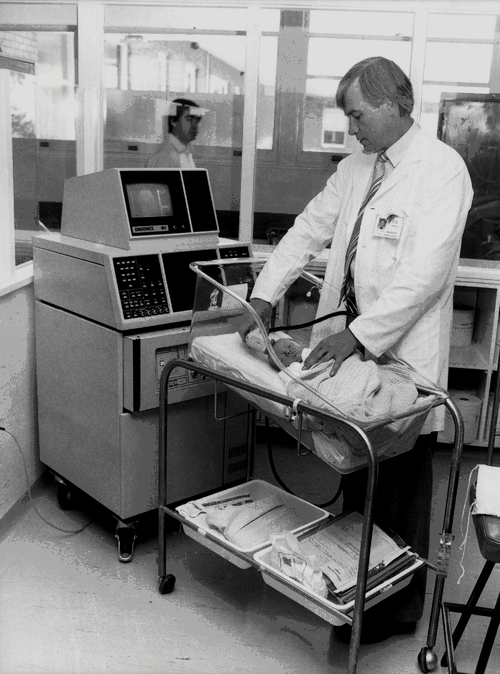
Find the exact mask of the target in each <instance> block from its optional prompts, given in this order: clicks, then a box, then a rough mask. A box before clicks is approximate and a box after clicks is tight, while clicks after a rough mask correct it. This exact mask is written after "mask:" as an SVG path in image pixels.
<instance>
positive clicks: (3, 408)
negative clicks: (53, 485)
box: [0, 284, 43, 518]
mask: <svg viewBox="0 0 500 674" xmlns="http://www.w3.org/2000/svg"><path fill="white" fill-rule="evenodd" d="M33 314H34V306H33V285H32V284H30V285H28V286H24V287H23V288H20V289H19V290H17V291H15V292H12V293H9V294H8V295H5V296H4V297H0V344H1V345H2V346H1V348H0V425H1V426H4V427H5V428H7V429H8V430H9V431H10V432H11V433H12V434H13V435H14V436H15V437H16V439H17V441H18V443H19V445H20V447H21V450H22V452H23V454H24V457H25V459H26V463H27V468H28V475H29V481H30V484H33V483H34V482H35V480H37V479H38V477H40V475H41V474H42V472H43V464H41V463H40V461H39V459H38V454H39V452H38V431H37V416H36V394H35V334H34V315H33ZM26 489H27V487H26V478H25V473H24V468H23V462H22V459H21V457H20V455H19V451H18V449H17V447H16V444H15V442H14V440H13V439H12V438H11V437H10V436H9V435H8V433H5V432H0V518H2V517H3V516H4V515H5V514H6V512H7V511H8V510H9V509H10V508H11V507H12V506H13V505H14V504H15V503H16V501H18V500H19V499H20V498H21V497H22V496H23V495H24V494H25V492H26Z"/></svg>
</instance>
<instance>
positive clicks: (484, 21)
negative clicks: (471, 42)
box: [427, 14, 496, 40]
mask: <svg viewBox="0 0 500 674" xmlns="http://www.w3.org/2000/svg"><path fill="white" fill-rule="evenodd" d="M495 20H496V17H495V16H493V15H482V16H481V15H473V14H429V21H428V25H427V37H431V38H432V37H444V38H469V39H474V38H475V39H479V40H492V39H493V37H494V35H495Z"/></svg>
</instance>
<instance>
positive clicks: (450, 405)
mask: <svg viewBox="0 0 500 674" xmlns="http://www.w3.org/2000/svg"><path fill="white" fill-rule="evenodd" d="M176 367H183V368H185V369H186V370H189V371H191V372H194V373H197V374H199V375H203V376H205V377H208V378H211V379H213V380H214V382H215V387H216V386H217V382H220V383H222V384H225V385H226V386H229V387H230V388H231V389H233V390H236V392H238V391H239V390H241V391H246V392H248V393H251V394H253V395H255V396H260V397H262V398H266V399H268V400H272V401H274V402H276V403H280V404H282V405H285V406H286V407H288V408H293V409H294V410H295V411H296V412H297V413H298V414H299V417H300V423H299V439H300V433H301V420H302V417H301V416H300V415H302V414H305V415H309V416H312V417H314V418H319V419H321V420H324V421H325V420H326V421H329V422H335V424H337V425H339V426H344V427H346V428H349V429H350V430H351V431H353V432H354V433H355V434H356V435H357V436H358V437H359V439H360V441H361V442H362V443H363V445H364V449H365V451H366V458H367V468H368V482H367V488H366V504H365V513H364V520H363V529H362V539H361V548H360V561H359V566H358V575H357V585H356V595H355V600H354V609H353V613H352V628H353V629H352V636H351V641H350V646H349V664H348V672H349V674H356V670H357V664H358V651H359V647H360V638H361V626H362V619H363V610H364V606H365V593H366V583H367V575H368V561H369V552H370V546H371V539H372V531H373V506H374V499H375V490H376V484H377V479H378V463H379V461H378V458H377V456H376V455H375V453H374V450H373V447H372V445H371V442H370V440H369V438H368V436H367V435H366V433H365V432H364V431H363V430H362V429H361V428H360V427H359V426H357V425H356V423H354V422H352V421H349V420H347V419H345V418H342V417H339V416H336V415H334V414H333V413H329V412H327V411H325V410H322V409H318V408H315V407H312V406H310V405H308V404H305V403H303V402H298V403H297V401H295V404H294V401H293V400H292V399H291V398H288V397H286V396H283V395H280V394H278V393H275V392H273V391H269V390H267V389H264V388H261V387H259V386H255V385H253V384H249V383H246V382H243V381H241V380H238V379H235V378H233V377H228V376H226V375H224V374H221V373H219V372H216V371H214V370H211V369H209V368H207V367H204V366H202V365H199V364H198V363H195V362H194V361H192V360H189V359H188V360H184V359H176V360H173V361H170V362H169V363H168V364H167V366H166V367H165V369H164V370H163V373H162V375H161V379H160V417H159V423H160V427H159V460H158V499H159V506H158V515H159V517H158V519H159V525H158V538H159V546H158V577H159V581H158V582H159V591H160V593H161V594H167V593H169V592H171V591H172V590H173V589H174V585H175V577H174V576H173V575H171V574H167V570H166V526H165V518H166V517H167V516H169V517H173V518H174V519H176V520H178V521H180V522H182V523H183V525H184V526H190V527H192V528H193V529H195V528H196V527H195V526H194V525H193V524H192V523H190V522H189V521H187V520H185V519H184V518H183V517H182V516H181V515H179V513H178V512H177V511H176V510H174V509H173V508H170V507H169V504H168V498H167V497H168V495H167V461H166V457H167V451H168V432H167V431H168V413H167V408H168V382H169V377H170V374H171V372H172V370H174V368H176ZM418 390H419V392H420V393H422V394H426V395H429V394H430V393H432V389H427V388H425V387H422V386H419V387H418ZM215 400H217V388H215ZM251 404H252V405H253V406H254V407H255V405H254V404H253V403H251ZM441 404H444V405H445V406H446V408H447V409H448V411H449V413H450V415H451V417H452V420H453V422H454V425H455V441H454V446H453V452H452V459H451V463H450V472H449V478H448V489H447V496H446V504H445V508H444V514H443V528H442V533H441V536H440V541H439V550H438V559H437V564H436V565H433V564H431V563H430V562H429V561H428V560H424V561H425V563H426V565H427V566H428V567H429V568H431V569H432V570H433V571H435V573H436V581H435V585H434V594H433V599H432V608H431V615H430V620H429V629H428V635H427V643H426V646H425V647H423V648H422V649H421V651H420V652H419V654H418V663H419V666H420V669H421V670H422V671H423V672H431V671H433V670H434V669H435V668H436V667H437V663H438V661H437V657H436V655H435V653H434V650H433V649H434V646H435V644H436V636H437V630H438V623H439V615H440V610H441V609H442V597H443V590H444V583H445V580H446V577H447V573H448V566H449V560H450V552H451V544H452V540H453V534H452V523H453V515H454V510H455V504H456V495H457V489H458V481H459V475H460V462H461V455H462V449H463V438H464V430H463V421H462V417H461V415H460V412H459V410H458V408H457V406H456V405H455V404H454V402H453V401H452V400H451V398H450V397H446V398H444V399H439V400H438V401H437V402H436V403H435V404H434V405H433V406H434V407H437V406H439V405H441ZM263 412H264V414H266V412H265V410H263ZM387 460H389V461H390V459H387ZM193 496H195V495H193ZM331 519H332V518H330V520H329V521H331ZM203 533H204V535H206V538H207V539H209V540H210V534H209V533H206V532H203ZM213 541H214V542H215V543H216V544H217V545H218V546H219V547H221V548H222V549H226V550H227V551H228V552H230V553H231V554H233V555H236V556H237V557H241V558H242V559H243V560H245V562H247V563H249V564H250V565H252V566H254V567H256V568H260V566H259V564H258V562H256V561H255V560H254V559H253V557H252V556H249V555H245V554H243V553H240V552H238V551H235V550H234V548H230V547H229V546H225V545H224V543H223V542H221V541H220V540H219V539H216V538H214V539H213ZM260 570H261V571H262V569H260ZM283 583H284V584H286V580H284V581H283ZM290 587H291V588H292V590H293V591H294V592H295V593H297V589H296V587H294V586H292V585H291V584H290ZM304 595H305V593H304ZM307 598H308V600H309V601H310V602H312V603H314V597H311V595H307ZM321 608H323V609H324V607H321ZM331 614H332V616H335V615H336V616H337V617H341V619H342V620H344V621H345V622H351V619H347V620H346V618H347V616H345V615H344V614H342V613H338V612H336V610H335V609H334V608H332V609H331Z"/></svg>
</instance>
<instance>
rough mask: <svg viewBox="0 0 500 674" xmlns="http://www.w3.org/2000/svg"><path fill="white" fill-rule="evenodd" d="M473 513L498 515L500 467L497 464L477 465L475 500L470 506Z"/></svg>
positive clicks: (499, 511)
mask: <svg viewBox="0 0 500 674" xmlns="http://www.w3.org/2000/svg"><path fill="white" fill-rule="evenodd" d="M471 512H472V514H473V515H494V516H495V517H500V468H499V467H497V466H485V465H480V466H478V472H477V483H476V500H475V501H474V503H473V507H472V511H471Z"/></svg>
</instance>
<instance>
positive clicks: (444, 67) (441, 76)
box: [424, 42, 493, 84]
mask: <svg viewBox="0 0 500 674" xmlns="http://www.w3.org/2000/svg"><path fill="white" fill-rule="evenodd" d="M492 54H493V45H489V44H461V43H453V42H452V43H449V42H442V43H438V42H428V43H427V47H426V56H425V69H424V80H426V81H427V82H429V81H434V82H439V81H441V82H471V83H473V82H477V83H478V84H486V83H487V82H489V80H490V67H491V57H492Z"/></svg>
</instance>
